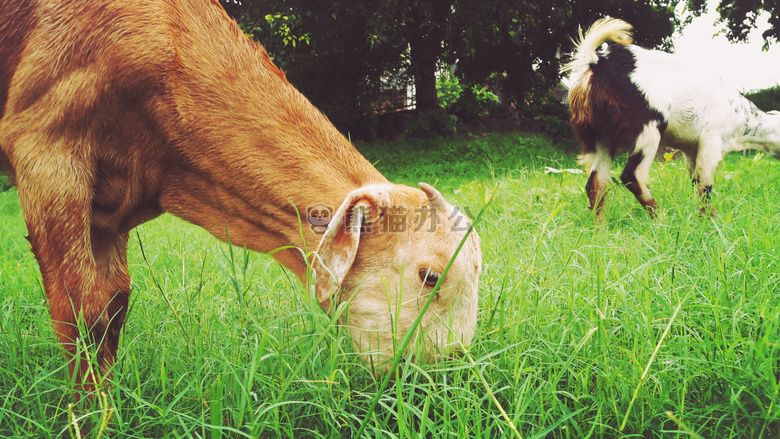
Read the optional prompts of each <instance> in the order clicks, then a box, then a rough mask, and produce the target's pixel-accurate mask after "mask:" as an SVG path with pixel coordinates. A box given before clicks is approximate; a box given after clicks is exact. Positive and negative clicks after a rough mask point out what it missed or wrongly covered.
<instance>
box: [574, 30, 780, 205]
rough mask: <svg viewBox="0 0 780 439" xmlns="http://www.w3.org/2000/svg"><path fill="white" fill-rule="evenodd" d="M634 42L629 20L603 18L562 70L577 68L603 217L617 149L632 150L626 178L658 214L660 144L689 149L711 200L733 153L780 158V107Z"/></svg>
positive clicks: (577, 119)
mask: <svg viewBox="0 0 780 439" xmlns="http://www.w3.org/2000/svg"><path fill="white" fill-rule="evenodd" d="M605 42H606V43H608V44H607V45H606V46H604V47H603V48H601V47H602V45H603V44H604V43H605ZM631 42H632V37H631V25H629V24H628V23H626V22H624V21H622V20H618V19H614V18H604V19H601V20H598V21H596V22H595V23H594V24H593V25H592V26H591V27H590V29H588V31H587V32H586V33H585V35H582V33H581V32H580V38H579V41H578V42H576V48H575V51H574V54H573V59H572V61H571V62H569V63H568V64H567V65H565V66H564V68H563V69H562V71H563V72H570V73H571V74H570V83H569V105H570V110H571V123H572V125H573V126H574V129H575V132H576V134H577V137H578V138H579V139H580V141H581V142H582V143H583V153H582V155H581V156H580V159H581V163H582V164H583V165H585V167H586V170H587V171H589V172H590V177H589V178H588V183H587V185H586V187H585V189H586V191H587V193H588V199H589V200H590V208H591V209H595V210H596V218H597V220H599V221H603V218H604V212H603V206H604V196H605V191H606V189H607V185H608V182H609V171H610V168H611V166H612V160H613V158H614V156H615V154H617V153H621V152H627V153H628V154H629V157H628V162H627V165H626V167H625V169H624V170H623V173H622V175H621V181H622V182H623V184H625V185H626V186H627V187H628V189H629V190H630V191H631V192H632V193H633V194H634V196H636V199H637V200H638V201H639V203H640V204H641V205H642V206H644V207H645V208H646V209H647V210H648V211H649V213H650V214H651V215H654V214H655V213H656V210H657V209H658V205H657V203H656V201H655V199H653V196H652V195H651V194H650V190H649V189H648V187H647V181H648V173H649V170H650V165H651V164H652V162H653V160H654V158H655V155H656V151H657V150H658V147H659V144H662V145H666V146H669V147H671V148H675V149H679V150H680V151H682V152H683V153H684V155H685V159H686V165H687V168H688V172H689V173H690V176H691V179H692V181H693V184H694V185H696V187H697V189H698V192H699V195H700V196H701V197H703V198H704V199H705V201H707V200H708V199H709V195H710V191H711V190H712V184H713V176H714V173H715V168H716V167H717V166H718V163H720V161H721V160H722V159H723V156H724V155H725V154H727V153H729V152H732V151H740V150H745V149H757V150H761V151H764V152H767V153H769V154H771V155H773V156H775V157H779V158H780V114H778V113H777V112H770V113H765V112H763V111H761V110H759V109H758V108H756V106H755V105H754V104H753V103H752V102H750V101H749V100H747V99H746V98H745V97H744V96H742V95H741V94H740V93H739V92H738V91H737V90H735V89H733V88H731V87H728V86H726V85H725V84H724V83H723V82H722V81H721V80H720V79H718V78H716V77H715V76H714V75H712V74H711V73H710V72H708V71H703V70H702V69H700V68H696V66H691V65H689V64H688V63H686V62H685V60H683V59H680V57H678V56H675V55H673V54H669V53H665V52H662V51H658V50H649V49H644V48H641V47H638V46H636V45H633V44H631ZM600 48H601V49H600Z"/></svg>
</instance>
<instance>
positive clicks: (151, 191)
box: [0, 0, 481, 389]
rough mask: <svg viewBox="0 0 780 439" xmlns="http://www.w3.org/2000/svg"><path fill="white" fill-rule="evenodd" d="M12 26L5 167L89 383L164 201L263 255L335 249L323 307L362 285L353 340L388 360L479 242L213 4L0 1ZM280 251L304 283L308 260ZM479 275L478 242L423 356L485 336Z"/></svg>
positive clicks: (435, 314)
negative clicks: (139, 240)
mask: <svg viewBox="0 0 780 439" xmlns="http://www.w3.org/2000/svg"><path fill="white" fill-rule="evenodd" d="M0 17H2V20H0V60H1V61H0V169H1V170H2V171H3V172H4V173H6V174H7V175H8V176H9V177H10V179H11V181H12V182H14V183H15V184H16V186H17V187H18V192H19V198H20V200H21V205H22V209H23V212H24V219H25V222H26V224H27V229H28V233H29V241H30V243H31V244H32V251H33V252H34V254H35V257H36V258H37V260H38V263H39V265H40V269H41V274H42V277H43V284H44V287H45V289H46V295H47V297H48V301H49V306H50V310H51V318H52V321H53V324H54V328H55V330H56V333H57V335H58V337H59V340H60V342H61V343H62V345H63V346H64V348H65V350H66V352H67V356H68V360H69V361H70V363H69V365H70V373H71V374H75V375H76V378H77V379H78V380H79V382H80V383H82V384H83V385H84V387H85V388H87V389H89V388H91V387H92V385H93V384H95V383H97V382H99V381H100V380H101V377H105V376H106V375H107V374H109V373H110V366H111V365H112V364H113V362H114V360H115V357H116V350H117V343H118V341H119V334H120V331H121V328H122V324H123V323H124V321H125V314H126V312H127V305H128V297H129V295H130V276H129V273H128V268H127V246H128V235H129V232H130V231H131V230H132V229H133V228H134V227H135V226H137V225H139V224H141V223H143V222H145V221H148V220H150V219H152V218H155V217H157V216H158V215H160V214H161V213H163V212H171V213H172V214H174V215H177V216H179V217H181V218H183V219H185V220H187V221H190V222H192V223H194V224H198V225H200V226H202V227H204V228H205V229H207V230H208V231H209V232H211V233H212V234H213V235H215V236H216V237H218V238H220V239H226V238H227V237H228V236H229V238H230V242H231V243H233V244H236V245H241V246H246V247H248V248H251V249H254V250H257V251H261V252H268V251H270V250H272V249H276V248H279V247H282V246H287V245H292V246H296V247H299V248H303V246H304V240H305V243H307V244H308V245H309V246H310V247H313V246H314V245H316V243H318V242H319V243H320V244H319V247H318V248H317V253H318V255H319V257H317V256H312V257H311V265H312V266H313V268H314V269H315V270H316V272H317V282H316V291H317V296H318V298H319V300H320V303H321V304H322V306H323V308H325V309H326V310H327V309H329V308H330V306H331V301H332V300H334V301H338V300H340V298H341V297H344V298H349V297H352V296H353V293H355V291H357V293H355V294H354V298H353V299H352V301H351V303H350V305H349V306H350V309H349V313H348V315H349V318H348V321H346V322H344V323H345V324H346V325H348V327H349V328H350V330H351V333H352V338H353V342H354V345H355V347H356V349H358V350H359V351H360V353H361V354H362V355H363V356H364V358H366V359H370V360H373V361H375V362H380V363H381V362H382V361H385V360H387V359H388V358H389V356H391V354H392V352H393V345H394V339H397V338H400V337H401V336H402V335H403V334H404V333H405V331H406V330H407V329H408V328H409V327H410V326H411V323H412V322H413V320H414V319H415V318H416V317H417V315H418V312H419V308H420V306H421V305H422V304H423V303H424V302H425V300H426V299H427V297H428V296H429V293H430V291H431V289H432V287H433V285H434V284H435V283H436V281H437V280H438V277H439V276H440V274H441V272H442V271H443V270H444V268H445V266H446V264H447V263H448V261H449V259H450V258H451V257H452V256H453V254H454V253H455V249H456V247H457V246H458V244H459V242H460V241H461V239H463V238H464V237H465V233H466V232H465V229H466V228H465V227H463V225H464V224H466V223H467V220H466V219H464V218H463V217H462V215H460V214H459V213H458V211H457V209H455V208H453V207H452V206H451V205H449V204H448V203H447V202H446V201H445V200H444V199H443V198H442V196H441V195H440V194H439V193H438V192H437V191H436V190H435V189H433V188H432V187H430V186H428V185H425V184H421V185H420V187H421V189H422V190H419V189H415V188H411V187H407V186H402V185H395V184H391V183H389V182H388V181H387V180H386V179H385V178H384V177H383V176H382V175H381V174H380V173H379V172H378V171H377V170H376V169H375V168H374V167H373V166H371V164H369V163H368V162H367V161H366V160H365V159H364V158H363V157H362V156H361V155H360V154H359V153H358V152H357V151H356V150H355V148H354V147H353V146H352V145H351V144H350V143H349V142H348V141H347V140H346V139H345V138H344V136H343V135H341V134H340V133H339V132H338V131H337V130H336V129H335V128H334V127H333V125H331V124H330V122H329V121H328V120H327V119H326V118H325V117H324V116H323V115H322V114H321V113H320V112H319V111H317V109H316V108H314V107H313V106H312V105H311V104H310V103H309V102H308V101H307V100H306V99H305V98H304V97H303V96H302V95H301V94H300V93H299V92H298V91H297V90H296V89H295V88H294V87H293V86H292V85H290V83H289V82H287V80H286V79H285V75H284V73H283V72H282V71H281V70H279V69H278V68H276V67H275V66H274V65H273V63H272V62H271V60H270V58H269V56H268V54H267V53H266V52H265V50H264V49H263V48H262V47H261V46H259V45H257V44H255V43H253V42H252V41H250V40H249V39H248V38H247V37H245V36H244V35H243V34H242V33H241V31H240V29H239V28H238V26H237V25H236V23H235V22H234V21H232V20H231V19H229V18H228V16H227V15H226V14H225V12H224V10H223V9H222V7H221V6H220V5H219V3H217V2H216V0H165V1H163V0H137V1H133V2H127V1H124V0H93V1H64V2H63V1H48V0H24V1H16V0H0ZM323 209H324V210H323ZM323 211H324V212H327V214H326V215H323V214H322V212H323ZM299 212H300V215H302V216H304V217H305V218H306V214H307V213H309V214H310V216H309V217H308V219H309V222H308V223H307V221H306V220H305V219H304V220H303V224H304V227H303V239H304V240H302V236H301V231H300V227H299ZM328 220H330V221H328ZM391 220H392V221H393V222H392V224H393V225H394V227H386V226H387V225H388V224H390V221H391ZM323 221H324V222H323ZM401 223H403V225H404V227H401V226H400V225H401ZM273 256H274V258H276V259H277V260H278V261H279V262H280V263H281V264H283V265H285V266H286V267H288V268H289V269H291V270H292V271H293V272H295V273H296V275H297V276H298V277H299V278H300V279H301V280H302V281H303V282H304V283H305V282H306V281H307V260H306V259H305V258H304V257H303V256H302V254H301V252H300V251H298V250H283V251H279V252H275V253H274V254H273ZM480 266H481V253H480V248H479V238H478V236H477V235H476V233H472V234H471V235H470V236H468V238H467V242H466V245H465V246H464V247H463V250H462V252H461V253H460V254H459V255H458V256H457V258H456V259H455V262H454V264H453V267H452V269H451V271H450V272H449V274H448V276H447V278H446V279H445V280H443V281H442V285H441V289H440V290H439V292H438V295H437V297H436V298H435V300H434V301H433V302H432V305H431V307H430V308H429V310H428V312H427V314H426V315H425V317H424V319H423V321H422V326H421V327H422V330H423V334H424V336H423V337H422V339H423V340H424V342H425V347H426V349H427V352H428V354H427V355H426V356H425V357H426V358H429V359H430V358H435V357H436V356H437V353H441V352H444V351H446V350H447V348H448V347H449V346H450V345H457V344H459V343H464V344H468V343H470V341H471V339H472V337H473V334H474V327H475V325H476V312H477V284H478V278H479V273H480ZM386 285H390V286H391V287H390V291H389V292H388V291H386V289H385V286H386ZM399 285H402V286H403V288H401V289H400V290H399V287H398V286H399ZM340 292H342V293H343V294H339V293H340ZM79 318H83V322H84V324H85V325H84V327H86V328H89V329H88V331H89V333H88V334H83V338H82V339H83V340H86V341H87V342H88V343H90V344H91V345H92V346H94V347H95V349H96V352H97V361H98V362H99V365H100V371H99V372H98V376H94V375H91V374H88V373H87V370H88V365H87V364H86V363H85V361H86V360H85V359H84V358H76V356H77V349H76V345H75V343H76V340H77V338H78V337H79V332H78V328H77V322H78V321H79Z"/></svg>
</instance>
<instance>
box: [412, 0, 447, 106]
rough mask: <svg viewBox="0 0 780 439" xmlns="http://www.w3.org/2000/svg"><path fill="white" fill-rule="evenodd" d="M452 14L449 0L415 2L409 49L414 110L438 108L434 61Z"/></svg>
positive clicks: (442, 42) (441, 47)
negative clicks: (413, 87)
mask: <svg viewBox="0 0 780 439" xmlns="http://www.w3.org/2000/svg"><path fill="white" fill-rule="evenodd" d="M451 14H452V0H432V1H430V2H429V3H427V4H420V3H418V4H417V5H416V7H415V11H414V12H413V13H412V16H413V17H414V18H413V20H412V23H411V26H410V28H411V34H410V35H409V47H410V50H411V54H410V55H411V60H412V75H413V77H414V86H415V99H416V101H417V102H416V104H417V110H419V111H431V110H437V109H439V97H438V95H437V94H436V62H437V61H438V60H439V57H440V56H441V53H442V50H443V44H444V29H445V26H446V21H447V19H448V18H449V16H450V15H451Z"/></svg>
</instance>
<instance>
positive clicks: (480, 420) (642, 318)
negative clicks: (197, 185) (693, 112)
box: [0, 135, 780, 439]
mask: <svg viewBox="0 0 780 439" xmlns="http://www.w3.org/2000/svg"><path fill="white" fill-rule="evenodd" d="M442 144H443V146H442ZM448 148H449V149H448ZM359 149H361V151H363V152H364V154H365V155H366V156H367V157H368V158H369V160H371V161H372V162H376V165H377V167H378V168H379V169H380V170H382V171H383V172H384V173H386V175H387V176H388V177H389V178H390V179H391V180H393V181H398V182H404V183H408V184H416V182H417V181H421V180H422V181H428V182H430V183H433V182H434V181H436V180H438V187H440V188H441V189H442V190H443V191H444V192H445V194H446V195H447V196H448V198H450V200H452V201H453V203H454V204H456V205H459V206H461V207H462V208H464V209H468V210H469V211H470V212H472V213H476V212H477V211H478V210H479V209H480V207H481V206H482V205H483V204H484V202H485V199H486V198H487V197H488V196H489V194H490V193H492V191H493V190H494V188H496V187H498V193H497V194H496V201H495V202H494V203H493V204H492V205H491V207H490V208H489V210H488V211H487V212H486V213H485V216H484V219H483V221H482V222H481V223H480V224H479V226H478V230H479V233H480V236H481V238H482V249H483V253H484V261H485V264H484V271H483V273H484V274H483V277H482V279H481V283H480V314H479V323H478V328H477V335H476V337H475V340H474V342H473V344H472V346H471V348H470V352H469V354H468V355H466V356H464V357H462V358H461V359H457V360H451V361H449V362H445V363H439V364H432V365H414V364H409V363H405V364H404V365H402V366H401V369H400V371H399V378H398V379H397V380H396V381H394V382H392V383H391V384H390V386H389V387H388V388H387V389H386V390H385V391H384V392H383V393H382V394H381V396H380V399H379V404H378V406H377V409H376V410H375V411H374V413H370V414H369V413H367V409H368V408H369V406H370V403H371V401H372V399H373V398H374V397H375V395H376V393H377V391H378V390H379V384H378V379H379V378H376V377H374V376H373V375H372V374H371V372H370V370H369V368H368V367H367V366H365V365H363V364H362V363H361V362H360V361H359V359H358V358H357V357H356V355H355V353H354V352H353V351H352V349H351V346H350V343H349V341H348V339H347V338H346V333H345V331H344V330H343V329H340V328H338V327H337V326H334V325H330V324H329V319H328V317H327V316H326V315H324V314H323V313H321V312H319V311H318V310H317V309H316V306H315V307H312V306H311V305H310V304H309V303H308V298H307V297H308V296H307V294H306V293H305V292H304V291H303V288H302V287H301V285H300V284H299V283H298V281H297V280H296V279H295V278H294V276H293V275H292V274H290V273H289V272H287V271H286V270H284V269H283V268H281V267H280V266H279V265H278V264H276V263H274V262H273V261H272V260H271V259H270V258H269V257H267V256H264V255H259V254H254V253H247V252H245V251H244V250H242V249H234V253H233V256H232V257H231V255H230V251H229V250H228V247H227V246H226V245H225V244H222V243H219V242H217V241H216V240H215V239H213V238H211V237H210V236H209V235H208V234H206V233H205V232H204V231H202V230H201V229H198V228H197V227H194V226H191V225H189V224H186V223H184V222H182V221H180V220H178V219H176V218H173V217H171V216H167V215H166V216H163V217H161V218H159V219H157V220H155V221H152V222H150V223H147V224H145V225H143V226H141V227H139V228H138V229H137V231H138V235H137V236H136V235H135V234H133V235H132V238H131V242H130V266H131V267H130V270H131V275H132V277H133V296H132V297H131V308H130V312H129V314H128V319H127V323H126V326H125V331H124V334H123V340H122V343H121V348H120V352H119V364H118V366H117V373H116V375H115V376H114V379H113V382H112V383H111V386H110V387H108V388H107V389H106V392H107V397H108V400H109V402H110V406H112V407H113V408H114V412H113V419H112V422H111V423H110V424H109V426H108V429H107V430H106V432H105V434H108V435H110V436H111V437H128V438H190V437H192V438H219V437H223V438H234V437H236V438H237V437H251V438H258V437H263V438H276V437H295V438H308V437H311V438H318V437H325V438H330V437H344V438H348V437H352V436H353V435H354V434H355V433H356V432H357V430H358V429H359V428H360V425H361V423H362V422H363V421H364V419H368V425H367V428H366V435H368V437H383V438H384V437H403V438H406V437H424V438H440V437H441V438H444V437H453V438H456V437H457V438H459V437H479V438H497V437H507V438H510V437H517V436H516V435H515V432H514V431H513V428H512V427H513V426H514V427H515V428H516V429H517V433H518V434H519V435H520V436H521V437H523V438H526V439H527V438H541V437H553V438H584V437H643V438H644V437H648V438H654V437H680V438H686V437H705V438H714V437H717V438H754V437H766V438H770V437H777V436H778V435H779V434H780V395H779V392H780V307H779V306H778V305H780V294H779V293H780V274H779V273H780V262H779V261H780V245H779V244H780V238H778V236H780V196H779V195H780V194H778V192H779V191H780V164H779V163H778V162H777V161H774V160H772V159H768V158H765V157H763V156H761V155H758V156H752V157H743V156H741V155H736V154H733V155H731V156H729V157H728V158H727V160H726V162H725V163H723V164H721V166H720V167H719V168H718V173H717V175H716V185H715V191H714V196H713V204H714V206H715V207H716V209H717V211H718V215H717V216H715V217H713V218H709V217H701V216H699V215H698V214H697V210H698V206H697V204H696V200H695V198H694V196H693V190H692V188H691V186H690V183H689V181H688V177H687V175H686V172H685V169H684V168H685V167H684V164H683V163H682V162H671V163H656V164H655V165H654V167H653V170H652V171H651V188H652V190H653V191H654V195H655V196H656V198H657V200H658V203H659V205H660V206H661V214H660V216H659V218H657V219H655V220H652V219H650V218H648V216H647V214H646V213H645V212H644V211H643V210H642V209H641V208H640V207H639V206H638V204H637V203H636V201H635V200H634V199H633V196H631V194H630V193H629V192H628V191H627V190H625V189H623V188H620V187H618V186H616V187H614V188H613V189H612V190H611V191H610V193H609V195H608V196H609V198H608V200H607V203H608V204H607V206H608V207H607V211H606V217H607V224H606V225H604V226H596V225H594V223H593V218H592V213H591V212H590V211H589V210H588V209H587V199H586V197H585V194H584V190H583V188H584V186H585V179H586V177H585V175H584V174H571V173H566V172H564V173H558V174H555V173H550V174H545V173H544V170H545V168H546V167H548V166H549V167H552V168H556V169H564V168H575V167H576V165H575V163H574V162H575V157H574V154H572V153H567V152H560V151H558V149H556V148H555V147H554V146H552V145H550V144H549V142H547V141H546V140H545V139H544V138H540V137H520V136H516V135H493V136H487V137H484V138H479V139H472V140H471V141H467V140H463V139H454V140H451V141H446V142H438V143H436V142H432V141H428V142H423V141H420V142H411V143H407V142H395V143H385V144H371V145H359ZM613 172H614V174H613V175H615V176H617V175H619V172H620V169H619V168H618V167H617V166H615V168H614V170H613ZM24 234H25V228H24V223H23V221H22V218H21V212H20V208H19V203H18V199H17V197H16V193H15V191H13V190H12V191H10V192H5V193H0V437H9V438H16V437H24V438H26V437H35V438H48V437H68V429H67V421H68V411H67V405H68V403H69V402H71V401H72V393H71V390H70V388H71V387H70V384H69V382H68V379H67V373H66V370H65V369H64V368H63V365H62V363H63V361H62V355H61V353H60V350H59V347H58V346H57V344H56V342H55V337H54V334H53V330H52V329H51V326H50V324H49V320H48V313H47V307H46V302H45V298H44V295H43V292H42V288H41V284H40V274H39V273H38V269H37V265H36V264H35V260H34V258H33V256H32V254H31V253H30V252H29V244H28V243H27V241H26V240H25V239H24ZM138 237H140V240H141V242H142V243H143V248H144V252H145V253H146V256H147V260H148V264H147V262H146V261H145V260H144V259H143V258H142V257H141V254H140V249H139V240H138ZM158 284H159V288H158V286H157V285H158ZM166 299H167V300H166ZM168 302H170V305H169V304H168ZM491 395H492V396H491ZM502 411H503V413H502ZM85 412H86V413H85ZM504 414H505V415H506V417H505V416H504ZM76 415H77V416H85V418H83V419H79V420H78V422H79V425H80V426H82V427H83V429H84V432H85V433H86V435H87V437H92V438H94V437H97V436H98V432H97V430H98V427H99V425H100V416H101V413H100V410H99V407H97V408H95V409H94V410H93V411H92V412H90V411H89V410H83V411H82V412H76ZM105 434H104V436H103V437H106V436H105Z"/></svg>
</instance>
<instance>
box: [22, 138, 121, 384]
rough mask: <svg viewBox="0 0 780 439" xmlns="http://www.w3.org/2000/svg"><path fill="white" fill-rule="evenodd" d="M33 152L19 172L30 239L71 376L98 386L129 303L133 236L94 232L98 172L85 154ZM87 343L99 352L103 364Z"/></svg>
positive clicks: (104, 372)
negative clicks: (129, 246)
mask: <svg viewBox="0 0 780 439" xmlns="http://www.w3.org/2000/svg"><path fill="white" fill-rule="evenodd" d="M32 149H35V148H32ZM27 157H32V159H31V160H29V161H28V162H25V163H16V171H17V184H18V188H19V198H20V201H21V204H22V209H23V212H24V218H25V222H26V224H27V230H28V234H29V238H28V239H29V241H30V243H31V245H32V250H33V253H34V254H35V257H36V259H37V260H38V264H39V266H40V269H41V275H42V278H43V285H44V288H45V290H46V296H47V299H48V302H49V311H50V314H51V318H52V323H53V326H54V329H55V332H56V333H57V337H58V338H59V341H60V343H61V344H62V346H63V347H64V349H65V351H66V356H67V357H68V360H69V364H68V368H69V371H70V376H71V377H73V378H74V379H75V380H76V387H77V389H83V390H85V391H92V390H94V388H95V385H96V384H98V383H99V382H100V381H101V379H102V377H103V376H104V375H105V374H106V373H107V372H108V370H109V369H110V367H109V366H110V365H111V364H113V361H114V357H115V355H116V342H117V341H118V330H119V329H118V328H120V327H121V323H122V320H123V319H124V313H125V310H126V308H127V296H128V294H129V289H130V282H129V277H128V275H127V266H126V265H127V264H126V257H125V254H126V249H127V234H125V235H124V236H118V237H117V236H114V237H110V236H108V235H104V236H98V233H96V232H94V231H93V228H92V225H91V204H92V188H93V183H94V180H93V178H94V176H93V174H92V172H91V171H92V167H91V166H90V164H89V163H88V162H86V160H84V159H83V158H79V157H78V155H76V154H71V153H69V151H67V150H65V151H54V147H52V148H51V150H48V151H45V152H41V151H31V152H30V153H29V154H28V155H27ZM123 239H124V244H122V240H123ZM109 278H110V279H111V280H109ZM80 328H81V329H85V330H86V332H87V333H86V334H84V333H80ZM85 346H86V347H88V348H89V350H88V351H87V352H90V351H91V352H95V353H96V354H97V358H96V360H97V363H98V364H99V369H98V370H95V369H94V368H93V367H92V362H91V361H89V357H88V355H87V352H85V351H84V350H83V349H82V348H83V347H85Z"/></svg>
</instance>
